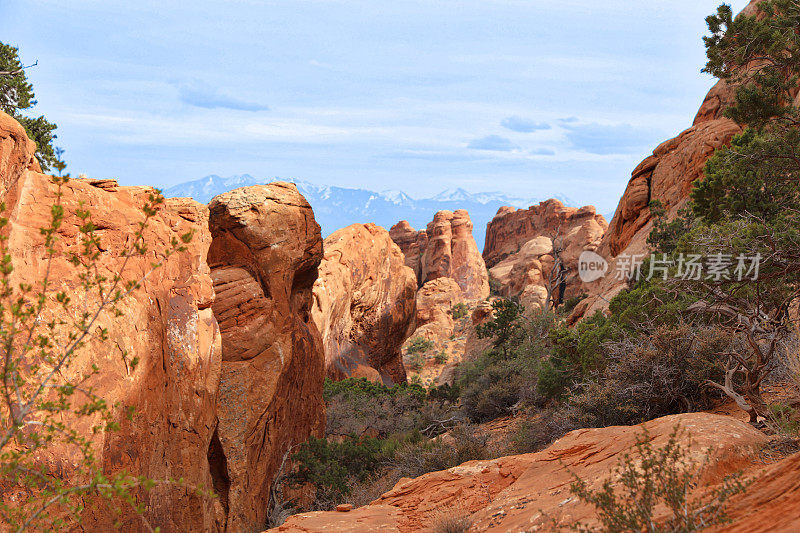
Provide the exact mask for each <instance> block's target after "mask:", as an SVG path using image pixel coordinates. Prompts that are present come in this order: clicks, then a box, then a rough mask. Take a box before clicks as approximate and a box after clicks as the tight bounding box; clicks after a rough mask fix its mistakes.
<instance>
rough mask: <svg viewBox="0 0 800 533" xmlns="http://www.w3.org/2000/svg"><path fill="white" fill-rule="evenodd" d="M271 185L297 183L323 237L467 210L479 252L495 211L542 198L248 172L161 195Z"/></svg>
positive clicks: (420, 223) (420, 224) (207, 196)
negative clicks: (414, 191)
mask: <svg viewBox="0 0 800 533" xmlns="http://www.w3.org/2000/svg"><path fill="white" fill-rule="evenodd" d="M272 181H289V182H292V183H294V184H296V185H297V189H298V190H299V191H300V193H301V194H302V195H303V196H305V197H306V199H307V200H308V202H309V203H310V204H311V207H313V208H314V216H315V217H316V219H317V222H318V223H319V225H320V226H322V233H323V236H328V235H330V234H331V233H333V232H334V231H336V230H337V229H339V228H343V227H345V226H349V225H350V224H355V223H357V222H360V223H366V222H374V223H375V224H378V225H379V226H382V227H384V228H386V229H387V230H388V229H389V228H391V227H392V226H393V225H394V224H396V223H397V222H399V221H401V220H408V221H409V223H411V225H412V226H414V227H415V228H416V229H422V228H424V227H425V226H426V225H427V224H428V222H430V221H431V220H433V215H434V214H435V213H436V212H437V211H441V210H443V209H447V210H450V211H455V210H456V209H466V210H467V211H469V214H470V217H471V218H472V223H473V225H474V230H473V233H474V235H475V240H476V241H477V243H478V248H479V249H481V250H482V249H483V243H484V240H485V238H486V224H487V223H488V222H489V221H491V220H492V218H494V215H495V214H496V213H497V210H498V209H499V208H500V207H502V206H504V205H510V206H513V207H520V208H527V207H529V206H531V205H534V204H538V203H539V202H540V201H543V200H545V199H546V198H541V199H539V198H528V199H524V198H516V197H512V196H507V195H505V194H502V193H499V192H481V193H470V192H467V191H465V190H464V189H460V188H459V189H447V190H445V191H442V192H441V193H439V194H437V195H436V196H434V197H432V198H424V199H414V198H411V197H410V196H409V195H407V194H406V193H404V192H403V191H399V190H387V191H383V192H375V191H370V190H366V189H347V188H343V187H330V186H327V185H316V184H313V183H309V182H307V181H300V180H293V179H283V178H280V179H279V178H276V179H264V178H255V177H253V176H250V175H249V174H242V175H240V176H230V177H227V178H222V177H220V176H216V175H211V176H206V177H205V178H201V179H199V180H195V181H189V182H186V183H181V184H179V185H176V186H174V187H170V188H169V189H166V190H165V191H164V195H165V196H167V197H191V198H194V199H195V200H197V201H198V202H202V203H204V204H205V203H208V202H210V201H211V199H212V198H213V197H214V196H216V195H218V194H222V193H224V192H228V191H230V190H233V189H236V188H239V187H246V186H249V185H259V184H264V183H270V182H272ZM555 198H558V199H559V200H561V201H562V202H564V203H565V204H566V205H572V201H570V200H569V199H568V198H564V197H559V196H556V197H555Z"/></svg>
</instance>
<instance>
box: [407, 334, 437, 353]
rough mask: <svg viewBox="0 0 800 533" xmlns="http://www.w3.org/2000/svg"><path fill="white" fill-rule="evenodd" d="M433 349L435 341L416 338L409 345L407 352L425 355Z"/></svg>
mask: <svg viewBox="0 0 800 533" xmlns="http://www.w3.org/2000/svg"><path fill="white" fill-rule="evenodd" d="M432 348H433V341H431V340H428V339H426V338H425V337H414V338H413V339H411V343H410V344H409V345H408V348H407V350H406V351H407V352H408V353H410V354H415V353H424V352H427V351H428V350H431V349H432Z"/></svg>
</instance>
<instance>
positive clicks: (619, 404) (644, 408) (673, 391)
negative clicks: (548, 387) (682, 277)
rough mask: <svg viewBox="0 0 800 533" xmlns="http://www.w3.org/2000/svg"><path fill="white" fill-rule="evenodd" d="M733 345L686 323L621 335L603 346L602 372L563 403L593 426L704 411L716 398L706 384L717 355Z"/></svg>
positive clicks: (715, 373) (717, 371) (715, 370)
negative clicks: (639, 333) (646, 333)
mask: <svg viewBox="0 0 800 533" xmlns="http://www.w3.org/2000/svg"><path fill="white" fill-rule="evenodd" d="M735 342H736V339H731V338H730V337H729V336H728V335H727V333H726V332H724V331H723V330H721V329H717V328H714V327H709V326H706V327H698V326H696V325H690V324H687V323H681V324H679V325H678V326H674V327H673V326H661V327H659V328H658V329H656V330H655V331H654V332H653V333H651V334H649V335H635V334H626V335H624V336H623V337H622V338H620V339H619V340H616V341H611V342H608V343H607V344H606V345H605V357H606V362H605V367H604V369H603V370H602V371H601V372H600V373H598V374H597V375H596V376H594V377H593V379H591V380H588V381H586V382H584V383H583V384H582V385H580V386H579V387H577V388H576V389H575V390H574V391H573V394H572V395H571V397H570V398H569V399H568V402H569V403H570V404H571V405H573V406H575V407H576V408H577V409H578V410H579V411H580V412H581V414H582V415H583V416H584V417H585V420H586V421H587V422H588V423H589V424H590V425H598V426H608V425H618V424H635V423H639V422H642V421H646V420H650V419H653V418H656V417H659V416H664V415H669V414H674V413H680V412H687V411H696V410H702V409H706V408H709V407H711V406H712V405H713V403H714V402H715V401H716V400H718V399H720V398H721V397H722V394H721V393H720V392H719V391H717V390H716V389H714V388H711V387H709V386H708V384H707V382H708V381H709V380H712V379H718V378H719V377H720V375H721V373H722V369H721V367H720V365H719V363H718V356H717V354H718V353H719V352H721V351H726V350H730V349H735V346H733V345H734V344H735Z"/></svg>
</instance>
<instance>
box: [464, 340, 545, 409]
mask: <svg viewBox="0 0 800 533" xmlns="http://www.w3.org/2000/svg"><path fill="white" fill-rule="evenodd" d="M537 365H538V362H537V361H536V360H535V359H528V358H524V357H520V358H514V359H496V358H493V357H492V356H491V354H485V355H484V356H482V357H481V358H480V359H479V360H478V361H476V362H474V363H466V364H462V368H460V369H459V377H458V383H457V385H458V387H459V389H460V396H461V407H462V409H463V411H464V413H465V415H466V416H467V417H469V419H470V420H472V421H473V422H484V421H487V420H492V419H494V418H497V417H500V416H505V415H507V414H508V413H509V412H511V411H512V409H513V408H514V406H516V405H518V404H521V403H522V402H523V401H524V400H525V399H528V398H533V395H534V393H535V390H536V376H537V370H538V366H537Z"/></svg>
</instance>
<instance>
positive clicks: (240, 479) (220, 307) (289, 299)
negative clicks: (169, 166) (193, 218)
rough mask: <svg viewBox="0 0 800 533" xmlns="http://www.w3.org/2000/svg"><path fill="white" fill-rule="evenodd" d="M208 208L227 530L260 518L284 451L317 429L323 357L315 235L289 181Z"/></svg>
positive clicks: (219, 482) (220, 481)
mask: <svg viewBox="0 0 800 533" xmlns="http://www.w3.org/2000/svg"><path fill="white" fill-rule="evenodd" d="M209 210H210V219H209V226H210V227H211V233H212V236H213V241H212V243H211V248H210V250H209V252H208V264H209V266H210V267H211V277H212V278H213V280H214V290H215V292H216V300H215V301H214V306H213V309H214V315H215V316H216V318H217V320H218V322H219V325H220V330H221V331H222V379H221V382H220V389H219V397H218V400H217V417H218V419H219V425H218V429H217V433H216V435H215V437H217V438H218V439H219V443H218V445H219V450H218V451H219V452H220V454H219V455H217V456H215V460H216V463H217V464H216V467H218V468H219V470H221V471H222V472H221V474H220V476H218V478H216V479H215V483H216V485H215V488H216V491H217V492H218V493H219V494H220V495H221V501H222V502H223V504H224V505H225V506H226V508H227V510H228V523H227V529H228V531H246V530H251V529H254V528H256V527H257V526H259V525H261V524H263V523H264V522H265V520H266V514H267V509H268V503H269V490H270V486H271V482H272V479H273V477H274V476H275V474H276V471H277V469H278V467H279V465H280V463H281V461H282V459H283V454H284V452H286V450H287V449H288V448H289V447H290V446H292V445H294V444H298V443H300V442H303V441H305V440H306V439H307V438H308V436H309V434H313V435H316V436H321V435H322V432H323V430H324V424H325V409H324V403H323V400H322V382H323V378H324V356H323V351H322V343H321V339H320V336H319V332H318V331H317V328H316V326H315V325H314V324H313V322H312V321H311V305H312V287H313V285H314V282H315V281H316V279H317V268H318V266H319V263H320V261H321V260H322V236H321V234H320V228H319V225H318V224H317V223H316V221H315V220H314V214H313V212H312V211H311V206H309V205H308V202H306V200H305V198H303V197H302V196H301V195H300V193H298V192H297V189H296V187H295V186H294V185H292V184H288V183H280V182H278V183H273V184H270V185H263V186H253V187H245V188H242V189H237V190H234V191H231V192H229V193H226V194H222V195H220V196H217V197H216V198H214V199H213V200H212V201H211V203H210V204H209Z"/></svg>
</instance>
